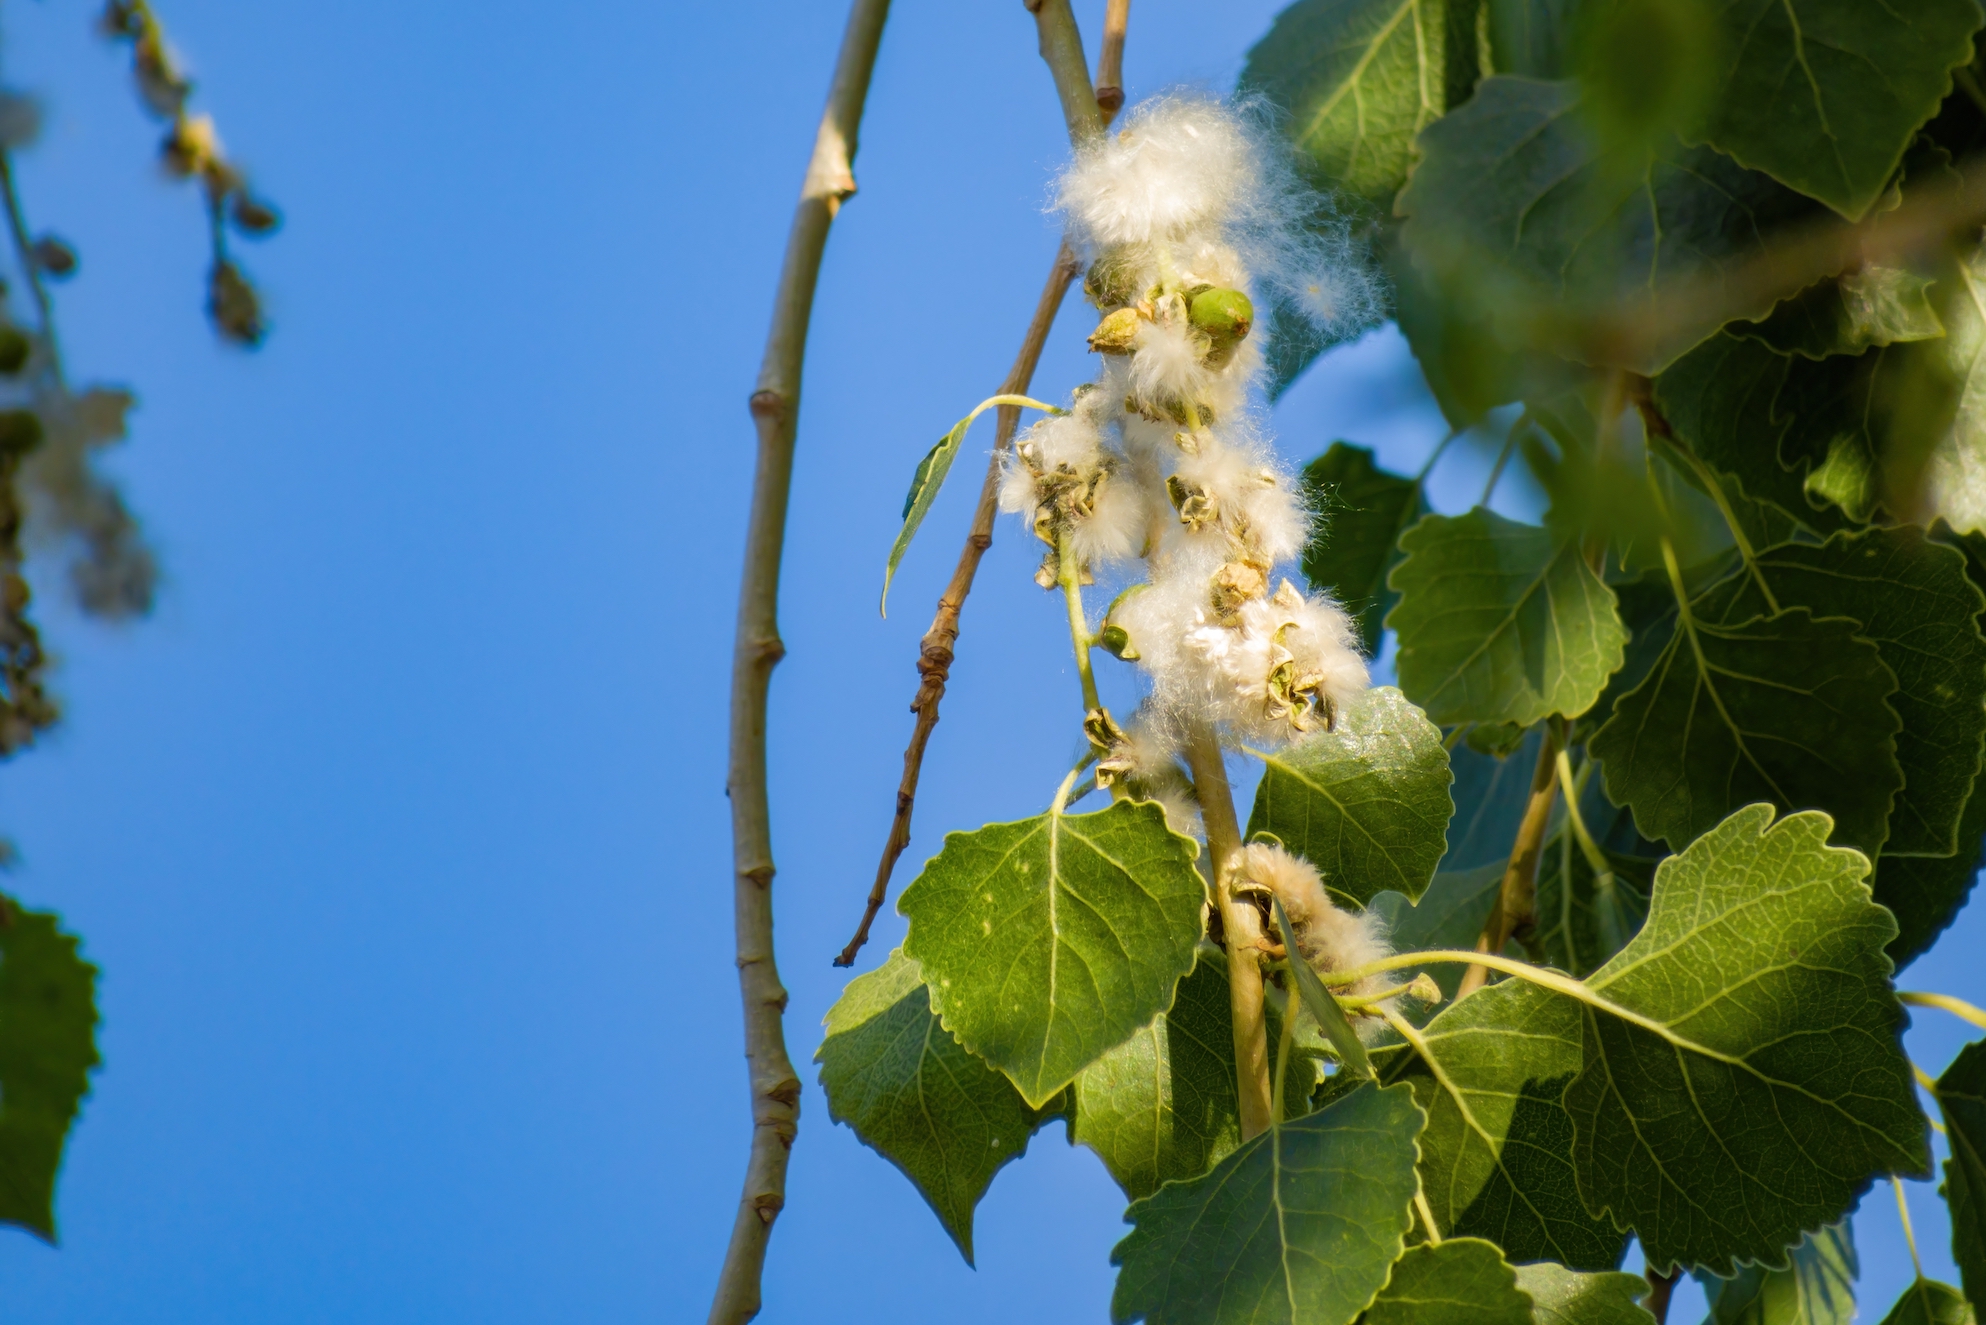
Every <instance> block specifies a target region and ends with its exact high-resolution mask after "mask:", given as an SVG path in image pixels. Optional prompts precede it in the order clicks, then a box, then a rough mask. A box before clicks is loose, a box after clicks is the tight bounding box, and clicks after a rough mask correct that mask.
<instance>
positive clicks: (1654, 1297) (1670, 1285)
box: [1647, 1270, 1683, 1325]
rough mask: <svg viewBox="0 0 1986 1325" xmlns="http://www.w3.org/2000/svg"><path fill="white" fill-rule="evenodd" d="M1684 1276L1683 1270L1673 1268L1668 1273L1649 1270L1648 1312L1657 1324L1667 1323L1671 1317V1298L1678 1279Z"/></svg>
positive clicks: (1663, 1324) (1665, 1324)
mask: <svg viewBox="0 0 1986 1325" xmlns="http://www.w3.org/2000/svg"><path fill="white" fill-rule="evenodd" d="M1682 1277H1683V1272H1682V1271H1681V1270H1671V1271H1669V1273H1667V1274H1657V1273H1655V1272H1654V1271H1653V1270H1650V1271H1649V1272H1648V1300H1647V1306H1648V1314H1649V1315H1651V1316H1653V1317H1654V1318H1655V1325H1667V1321H1668V1319H1669V1299H1670V1298H1671V1297H1673V1296H1674V1295H1675V1291H1676V1281H1677V1280H1678V1279H1681V1278H1682Z"/></svg>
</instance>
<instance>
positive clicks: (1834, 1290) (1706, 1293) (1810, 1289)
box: [1696, 1220, 1861, 1325]
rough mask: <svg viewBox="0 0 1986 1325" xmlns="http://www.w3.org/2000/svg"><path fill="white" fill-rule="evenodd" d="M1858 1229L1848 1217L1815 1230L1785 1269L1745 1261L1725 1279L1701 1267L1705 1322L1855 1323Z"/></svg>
mask: <svg viewBox="0 0 1986 1325" xmlns="http://www.w3.org/2000/svg"><path fill="white" fill-rule="evenodd" d="M1860 1273H1861V1267H1860V1264H1859V1263H1858V1262H1857V1260H1856V1259H1855V1234H1854V1230H1853V1228H1852V1227H1851V1226H1850V1225H1849V1223H1848V1222H1847V1221H1846V1220H1843V1221H1842V1222H1840V1223H1838V1224H1829V1225H1828V1226H1827V1227H1826V1228H1823V1229H1821V1230H1820V1231H1819V1232H1818V1233H1809V1234H1807V1235H1806V1236H1805V1237H1803V1238H1801V1239H1800V1245H1799V1246H1797V1247H1795V1248H1793V1252H1792V1256H1791V1257H1790V1263H1789V1264H1788V1265H1787V1266H1786V1267H1785V1268H1784V1269H1777V1270H1774V1269H1768V1268H1766V1267H1765V1266H1762V1265H1745V1266H1741V1267H1739V1269H1738V1272H1737V1274H1736V1275H1734V1276H1732V1277H1730V1278H1727V1279H1720V1278H1718V1277H1717V1276H1715V1275H1708V1274H1703V1273H1701V1272H1699V1273H1698V1274H1697V1276H1696V1277H1697V1280H1698V1282H1700V1283H1701V1284H1702V1285H1703V1297H1704V1301H1705V1303H1706V1304H1707V1305H1708V1306H1709V1307H1710V1315H1709V1317H1708V1319H1707V1320H1706V1322H1705V1325H1849V1322H1850V1321H1852V1320H1854V1319H1855V1278H1856V1276H1857V1275H1858V1274H1860Z"/></svg>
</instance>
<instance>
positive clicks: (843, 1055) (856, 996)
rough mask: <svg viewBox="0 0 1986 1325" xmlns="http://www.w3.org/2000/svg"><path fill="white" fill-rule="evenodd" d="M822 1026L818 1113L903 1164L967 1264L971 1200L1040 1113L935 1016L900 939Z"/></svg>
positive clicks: (1017, 1148)
mask: <svg viewBox="0 0 1986 1325" xmlns="http://www.w3.org/2000/svg"><path fill="white" fill-rule="evenodd" d="M826 1026H827V1038H826V1039H824V1040H822V1041H821V1047H820V1048H819V1050H817V1051H816V1052H815V1054H814V1061H816V1062H818V1063H819V1064H820V1065H821V1088H822V1089H823V1090H824V1091H826V1092H827V1098H828V1116H829V1117H831V1118H833V1119H834V1120H835V1121H836V1122H838V1123H846V1124H847V1125H848V1126H849V1127H851V1128H853V1129H854V1131H855V1135H857V1136H858V1137H860V1138H861V1139H862V1143H863V1144H864V1145H866V1146H869V1147H871V1148H873V1149H874V1150H876V1151H877V1152H878V1153H880V1154H881V1155H882V1156H883V1157H884V1158H885V1159H888V1160H889V1161H890V1162H891V1163H892V1164H894V1165H896V1166H897V1167H898V1168H900V1169H902V1170H903V1172H904V1176H905V1177H907V1178H909V1179H910V1180H911V1181H912V1182H913V1183H915V1184H916V1185H917V1190H918V1191H919V1192H920V1193H922V1194H923V1197H924V1199H925V1200H926V1201H928V1202H930V1205H931V1209H932V1210H933V1211H935V1212H936V1213H937V1216H938V1219H939V1222H941V1223H942V1224H944V1226H945V1231H946V1232H947V1233H949V1234H951V1235H952V1241H953V1242H956V1243H957V1244H958V1249H959V1252H960V1254H962V1255H963V1256H964V1257H965V1259H966V1263H967V1264H968V1265H969V1264H971V1263H972V1210H973V1207H974V1206H976V1205H978V1204H979V1198H980V1197H982V1196H984V1195H985V1194H986V1188H987V1187H988V1186H989V1185H990V1184H991V1183H992V1181H993V1175H994V1174H995V1173H997V1172H998V1171H999V1170H1000V1169H1001V1168H1002V1167H1003V1166H1005V1165H1006V1164H1007V1162H1008V1161H1009V1160H1013V1159H1017V1158H1019V1157H1020V1155H1021V1153H1022V1152H1023V1151H1025V1150H1026V1149H1027V1143H1028V1138H1029V1137H1030V1136H1032V1135H1033V1134H1034V1130H1035V1128H1037V1127H1039V1126H1040V1125H1041V1122H1042V1118H1043V1115H1042V1113H1041V1112H1040V1111H1038V1110H1035V1109H1031V1108H1029V1107H1028V1104H1027V1101H1026V1100H1023V1099H1022V1098H1021V1095H1020V1092H1019V1091H1017V1090H1015V1089H1014V1087H1013V1083H1012V1082H1010V1081H1008V1080H1007V1078H1005V1077H1004V1076H1002V1075H1000V1073H998V1072H996V1071H994V1070H993V1069H992V1068H991V1067H988V1066H987V1065H986V1063H985V1062H984V1061H982V1060H980V1059H978V1058H975V1057H974V1056H973V1055H971V1054H969V1053H967V1052H966V1051H965V1050H964V1049H963V1048H962V1047H960V1045H959V1042H958V1041H957V1040H955V1039H953V1038H952V1037H951V1035H950V1034H948V1033H947V1032H946V1030H945V1028H944V1027H943V1026H941V1025H939V1024H938V1018H937V1016H936V1014H934V1013H933V1012H932V1011H931V998H930V993H929V991H928V990H926V989H925V987H924V978H923V974H922V972H920V971H919V970H918V967H917V963H916V962H914V961H912V960H910V959H909V958H908V957H906V956H904V955H903V952H902V950H901V949H898V950H897V951H895V952H892V953H891V954H890V956H889V960H888V961H886V962H884V963H883V965H882V966H881V967H879V968H878V969H876V970H874V971H871V972H869V973H868V974H867V975H860V976H857V977H856V978H855V979H853V980H851V981H849V982H848V988H847V989H846V990H844V991H843V992H842V995H841V997H840V998H839V999H838V1000H836V1002H835V1005H834V1006H833V1007H832V1008H829V1009H828V1014H827V1019H826ZM1229 1088H1230V1090H1231V1089H1232V1086H1230V1087H1229Z"/></svg>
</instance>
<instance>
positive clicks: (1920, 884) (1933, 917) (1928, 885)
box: [1872, 777, 1986, 970]
mask: <svg viewBox="0 0 1986 1325" xmlns="http://www.w3.org/2000/svg"><path fill="white" fill-rule="evenodd" d="M1958 836H1959V843H1960V847H1959V850H1958V851H1957V852H1956V853H1955V854H1953V855H1949V856H1892V855H1890V854H1889V853H1888V852H1884V853H1883V855H1882V857H1881V858H1880V859H1879V860H1877V861H1876V876H1875V879H1874V881H1873V884H1872V886H1873V887H1874V889H1875V894H1876V900H1877V901H1878V902H1881V903H1882V904H1883V905H1884V906H1886V907H1888V908H1889V909H1890V912H1891V913H1892V914H1893V915H1895V916H1896V937H1895V938H1894V939H1892V940H1890V945H1889V948H1888V949H1887V951H1888V952H1889V959H1890V960H1891V961H1893V962H1895V963H1896V966H1897V969H1898V970H1902V969H1903V968H1904V967H1905V966H1907V965H1909V964H1910V963H1911V962H1912V961H1915V960H1916V959H1917V958H1918V957H1919V956H1921V955H1922V954H1923V953H1925V952H1926V951H1928V950H1929V949H1930V947H1931V944H1932V943H1934V942H1936V940H1937V937H1938V935H1940V934H1942V933H1943V932H1944V931H1945V928H1946V927H1947V926H1949V925H1950V924H1951V922H1952V921H1953V920H1956V919H1957V918H1958V913H1959V910H1960V908H1962V907H1963V906H1964V905H1965V899H1966V898H1967V897H1968V896H1969V895H1970V894H1971V892H1972V888H1973V885H1974V884H1975V883H1977V882H1978V880H1979V871H1980V870H1981V869H1982V868H1986V777H1982V778H1980V779H1979V780H1978V781H1976V782H1974V783H1973V784H1972V795H1971V796H1970V797H1968V798H1967V800H1966V802H1965V814H1964V816H1963V817H1962V818H1961V819H1960V820H1959V825H1958Z"/></svg>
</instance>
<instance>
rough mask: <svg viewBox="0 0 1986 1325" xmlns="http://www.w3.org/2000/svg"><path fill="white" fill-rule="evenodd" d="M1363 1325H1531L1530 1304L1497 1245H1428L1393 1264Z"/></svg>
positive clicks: (1472, 1241)
mask: <svg viewBox="0 0 1986 1325" xmlns="http://www.w3.org/2000/svg"><path fill="white" fill-rule="evenodd" d="M1364 1325H1531V1299H1530V1297H1529V1296H1528V1295H1527V1294H1525V1293H1523V1292H1521V1291H1519V1290H1518V1287H1517V1272H1516V1271H1515V1270H1513V1269H1511V1268H1510V1266H1509V1265H1508V1264H1506V1263H1505V1262H1504V1259H1503V1253H1502V1252H1501V1251H1500V1250H1498V1249H1497V1247H1496V1246H1495V1244H1493V1243H1489V1242H1484V1241H1483V1240H1482V1239H1480V1238H1450V1239H1448V1240H1447V1241H1445V1242H1443V1243H1442V1244H1441V1245H1440V1246H1435V1245H1433V1244H1432V1243H1425V1242H1424V1243H1422V1244H1421V1245H1420V1246H1418V1247H1409V1248H1408V1249H1407V1251H1406V1253H1405V1254H1404V1255H1403V1256H1401V1257H1400V1259H1399V1260H1398V1261H1397V1262H1395V1263H1394V1265H1393V1273H1392V1276H1391V1277H1390V1278H1389V1279H1387V1281H1386V1287H1384V1288H1382V1289H1380V1290H1379V1298H1378V1300H1377V1301H1375V1302H1374V1303H1373V1304H1372V1306H1371V1308H1370V1309H1368V1310H1367V1311H1366V1313H1365V1321H1364Z"/></svg>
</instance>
